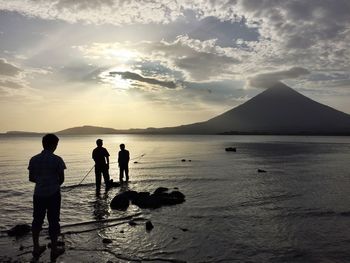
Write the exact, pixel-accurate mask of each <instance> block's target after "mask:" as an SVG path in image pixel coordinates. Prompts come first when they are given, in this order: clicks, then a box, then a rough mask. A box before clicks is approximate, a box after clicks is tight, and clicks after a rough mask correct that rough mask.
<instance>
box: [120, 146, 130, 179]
mask: <svg viewBox="0 0 350 263" xmlns="http://www.w3.org/2000/svg"><path fill="white" fill-rule="evenodd" d="M119 148H120V151H119V153H118V164H119V181H120V182H121V183H122V182H123V174H124V172H125V181H126V182H128V181H129V160H130V154H129V151H128V150H126V149H125V145H124V144H123V143H122V144H121V145H119Z"/></svg>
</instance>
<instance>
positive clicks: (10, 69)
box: [0, 58, 21, 77]
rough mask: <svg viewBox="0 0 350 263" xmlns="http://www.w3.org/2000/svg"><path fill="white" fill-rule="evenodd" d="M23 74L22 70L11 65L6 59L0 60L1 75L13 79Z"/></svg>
mask: <svg viewBox="0 0 350 263" xmlns="http://www.w3.org/2000/svg"><path fill="white" fill-rule="evenodd" d="M20 72H21V69H20V68H18V67H16V66H15V65H13V64H11V63H9V62H7V61H6V59H4V58H0V75H2V76H9V77H13V76H16V75H17V74H19V73H20Z"/></svg>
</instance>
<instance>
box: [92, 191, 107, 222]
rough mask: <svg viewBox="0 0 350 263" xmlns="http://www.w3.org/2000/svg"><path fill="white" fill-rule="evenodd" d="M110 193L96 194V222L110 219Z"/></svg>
mask: <svg viewBox="0 0 350 263" xmlns="http://www.w3.org/2000/svg"><path fill="white" fill-rule="evenodd" d="M107 200H108V192H105V193H104V194H103V195H102V196H101V194H96V200H95V202H94V205H93V206H94V210H93V216H94V218H95V219H96V220H102V219H107V218H108V217H109V214H110V213H109V204H108V201H107Z"/></svg>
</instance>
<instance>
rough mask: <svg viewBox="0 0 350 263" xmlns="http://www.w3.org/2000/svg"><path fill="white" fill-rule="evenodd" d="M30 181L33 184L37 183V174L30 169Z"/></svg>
mask: <svg viewBox="0 0 350 263" xmlns="http://www.w3.org/2000/svg"><path fill="white" fill-rule="evenodd" d="M29 181H30V182H32V183H36V180H35V174H34V172H33V170H32V169H29Z"/></svg>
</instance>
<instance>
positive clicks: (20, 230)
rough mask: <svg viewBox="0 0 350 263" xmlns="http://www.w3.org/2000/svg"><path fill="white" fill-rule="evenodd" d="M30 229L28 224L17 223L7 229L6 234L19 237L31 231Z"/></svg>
mask: <svg viewBox="0 0 350 263" xmlns="http://www.w3.org/2000/svg"><path fill="white" fill-rule="evenodd" d="M31 229H32V228H31V226H30V225H28V224H18V225H16V226H14V227H13V228H11V229H10V230H7V234H8V235H9V236H10V237H21V236H24V235H26V234H28V233H29V232H30V231H31Z"/></svg>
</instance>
